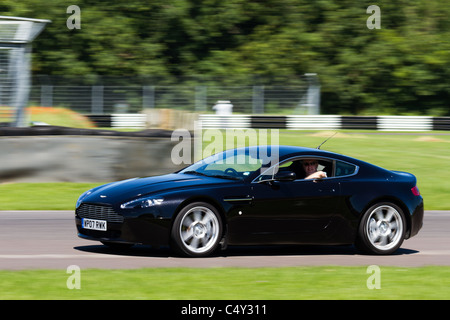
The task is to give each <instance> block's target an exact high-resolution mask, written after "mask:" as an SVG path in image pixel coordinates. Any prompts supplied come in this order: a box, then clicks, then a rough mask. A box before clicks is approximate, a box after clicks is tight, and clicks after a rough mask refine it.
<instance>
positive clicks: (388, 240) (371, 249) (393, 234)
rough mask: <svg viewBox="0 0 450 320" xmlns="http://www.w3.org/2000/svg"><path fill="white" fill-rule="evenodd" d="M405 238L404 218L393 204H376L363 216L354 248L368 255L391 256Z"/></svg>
mask: <svg viewBox="0 0 450 320" xmlns="http://www.w3.org/2000/svg"><path fill="white" fill-rule="evenodd" d="M404 238H405V218H404V215H403V212H402V210H401V209H400V208H399V207H398V206H396V205H395V204H393V203H389V202H384V203H378V204H375V205H373V206H372V207H370V208H369V209H368V210H367V211H366V212H365V213H364V215H363V217H362V220H361V223H360V225H359V229H358V239H357V241H356V246H357V247H358V248H359V249H361V250H362V251H364V252H367V253H370V254H391V253H393V252H395V251H396V250H397V249H398V248H399V247H400V246H401V245H402V243H403V240H404Z"/></svg>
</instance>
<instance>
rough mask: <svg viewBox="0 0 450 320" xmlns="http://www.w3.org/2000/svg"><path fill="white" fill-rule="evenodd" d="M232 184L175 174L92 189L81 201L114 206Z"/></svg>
mask: <svg viewBox="0 0 450 320" xmlns="http://www.w3.org/2000/svg"><path fill="white" fill-rule="evenodd" d="M233 182H234V183H235V182H236V181H231V180H224V179H219V178H214V177H204V176H194V175H190V174H177V173H172V174H167V175H162V176H155V177H147V178H134V179H128V180H123V181H118V182H113V183H109V184H105V185H102V186H99V187H97V188H94V189H92V190H91V193H90V194H89V195H87V196H86V197H85V198H84V199H83V202H92V203H108V204H116V203H118V202H122V201H129V200H131V199H134V198H138V197H144V196H147V195H151V194H154V193H158V194H160V193H162V192H164V191H168V190H175V189H180V188H195V187H198V186H204V185H211V184H217V183H220V184H223V183H233Z"/></svg>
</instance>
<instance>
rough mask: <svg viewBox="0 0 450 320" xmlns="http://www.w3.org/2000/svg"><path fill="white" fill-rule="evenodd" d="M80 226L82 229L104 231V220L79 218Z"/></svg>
mask: <svg viewBox="0 0 450 320" xmlns="http://www.w3.org/2000/svg"><path fill="white" fill-rule="evenodd" d="M81 227H82V228H83V229H90V230H99V231H106V221H105V220H94V219H85V218H83V219H81Z"/></svg>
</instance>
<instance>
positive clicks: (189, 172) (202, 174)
mask: <svg viewBox="0 0 450 320" xmlns="http://www.w3.org/2000/svg"><path fill="white" fill-rule="evenodd" d="M182 173H184V174H194V175H197V176H205V177H209V176H208V175H207V174H204V173H202V172H198V171H194V170H191V171H184V172H182Z"/></svg>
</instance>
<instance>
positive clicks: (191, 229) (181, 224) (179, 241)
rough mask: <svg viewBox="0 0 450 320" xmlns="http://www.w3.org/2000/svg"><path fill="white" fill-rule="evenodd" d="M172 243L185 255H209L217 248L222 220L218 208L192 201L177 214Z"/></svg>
mask: <svg viewBox="0 0 450 320" xmlns="http://www.w3.org/2000/svg"><path fill="white" fill-rule="evenodd" d="M171 236H172V245H173V247H174V249H175V250H176V251H177V252H178V253H181V254H183V255H186V256H190V257H203V256H208V255H210V254H211V253H212V252H214V251H215V250H216V249H217V246H218V245H219V242H220V239H221V236H222V221H221V218H220V215H219V213H218V212H217V209H216V208H214V207H213V206H212V205H210V204H208V203H204V202H196V203H191V204H189V205H187V206H186V207H184V208H183V209H182V210H181V211H180V213H179V214H178V215H177V217H176V218H175V221H174V225H173V228H172V234H171Z"/></svg>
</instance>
